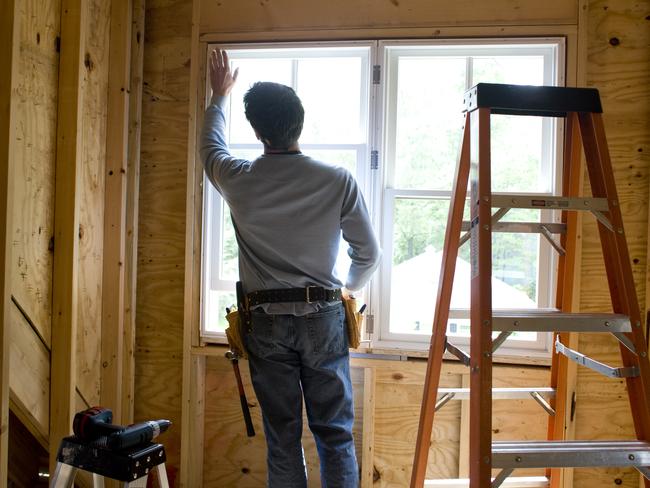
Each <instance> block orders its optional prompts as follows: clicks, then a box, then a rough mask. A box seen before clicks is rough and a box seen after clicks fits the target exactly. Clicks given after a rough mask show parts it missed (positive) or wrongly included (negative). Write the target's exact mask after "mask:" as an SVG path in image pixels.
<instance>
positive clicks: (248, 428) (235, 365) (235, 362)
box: [226, 351, 255, 437]
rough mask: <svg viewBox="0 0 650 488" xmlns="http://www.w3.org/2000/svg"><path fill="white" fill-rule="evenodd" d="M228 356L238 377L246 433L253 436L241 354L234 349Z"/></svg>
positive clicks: (253, 431) (227, 353) (253, 430)
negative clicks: (242, 374) (243, 381)
mask: <svg viewBox="0 0 650 488" xmlns="http://www.w3.org/2000/svg"><path fill="white" fill-rule="evenodd" d="M226 358H227V359H229V360H230V362H231V363H232V369H233V371H234V372H235V378H237V389H238V390H239V401H240V403H241V411H242V413H243V414H244V422H245V423H246V433H247V434H248V437H253V436H254V435H255V429H254V428H253V421H252V420H251V412H250V410H249V409H248V402H247V401H246V392H245V391H244V384H243V383H242V380H241V373H240V372H239V356H237V354H236V353H235V352H233V351H228V352H226Z"/></svg>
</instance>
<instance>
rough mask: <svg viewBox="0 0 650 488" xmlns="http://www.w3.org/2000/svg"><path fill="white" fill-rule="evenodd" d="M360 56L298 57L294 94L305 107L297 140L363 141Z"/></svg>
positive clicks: (322, 142) (308, 141)
mask: <svg viewBox="0 0 650 488" xmlns="http://www.w3.org/2000/svg"><path fill="white" fill-rule="evenodd" d="M361 69H362V62H361V58H358V57H340V58H330V57H328V58H311V59H300V60H299V61H298V90H297V91H298V96H299V97H300V99H301V101H302V104H303V107H304V108H305V123H304V126H303V130H302V136H301V138H300V141H301V142H303V143H307V144H309V143H313V144H334V143H338V144H341V143H353V142H359V141H363V140H364V139H365V135H364V134H363V130H362V126H363V127H365V121H364V122H363V123H362V122H361V120H360V118H361V95H362V93H361V90H362V87H361Z"/></svg>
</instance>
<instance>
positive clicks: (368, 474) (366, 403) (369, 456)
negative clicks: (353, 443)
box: [361, 368, 377, 488]
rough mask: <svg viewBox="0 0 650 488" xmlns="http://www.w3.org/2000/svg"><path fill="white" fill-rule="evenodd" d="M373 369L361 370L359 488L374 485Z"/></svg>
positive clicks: (374, 381) (375, 382) (367, 487)
mask: <svg viewBox="0 0 650 488" xmlns="http://www.w3.org/2000/svg"><path fill="white" fill-rule="evenodd" d="M376 384H377V381H376V374H375V369H374V368H363V427H362V433H363V434H362V439H361V488H372V486H373V484H374V471H375V469H374V468H375V463H374V452H375V389H376V388H375V386H376Z"/></svg>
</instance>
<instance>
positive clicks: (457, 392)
mask: <svg viewBox="0 0 650 488" xmlns="http://www.w3.org/2000/svg"><path fill="white" fill-rule="evenodd" d="M533 393H539V394H540V395H544V396H547V397H554V396H555V388H550V387H547V386H542V387H539V388H492V399H493V400H516V399H522V398H523V399H530V398H531V395H532V394H533ZM438 395H440V396H443V395H452V398H450V400H468V399H469V388H438Z"/></svg>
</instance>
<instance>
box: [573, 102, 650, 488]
mask: <svg viewBox="0 0 650 488" xmlns="http://www.w3.org/2000/svg"><path fill="white" fill-rule="evenodd" d="M579 119H580V130H581V134H582V139H583V143H584V147H585V155H586V159H587V168H588V170H589V179H590V182H591V186H592V189H593V192H594V196H603V197H605V198H607V199H608V201H609V206H610V209H609V212H608V215H609V218H610V220H611V222H612V224H613V225H614V230H615V231H614V232H610V231H608V230H607V229H606V228H604V226H603V225H602V224H600V223H599V224H598V230H599V233H600V237H601V245H602V250H603V257H604V259H605V268H606V271H607V277H608V282H609V287H610V294H611V296H612V306H613V307H614V312H617V313H624V314H626V315H628V316H629V317H630V321H631V323H632V334H631V337H630V338H631V339H632V341H633V343H634V346H635V348H636V349H637V351H638V353H639V355H637V354H633V353H631V352H630V351H629V350H628V349H627V348H626V347H624V346H623V345H620V350H621V356H622V358H623V364H624V365H625V366H638V367H639V369H640V371H641V374H640V376H637V377H634V378H627V379H626V382H627V388H628V395H629V398H630V408H631V410H632V417H633V419H634V426H635V431H636V435H637V438H638V439H641V440H650V384H649V381H650V364H649V363H648V357H647V352H646V351H647V347H646V344H645V337H644V333H643V330H642V327H641V315H640V311H639V304H638V299H637V295H636V291H635V286H634V278H633V275H632V266H631V265H630V257H629V253H628V249H627V242H626V239H625V232H624V228H623V219H622V215H621V210H620V205H619V200H618V196H617V191H616V185H615V180H614V173H613V170H612V165H611V160H610V157H609V150H608V147H607V140H606V137H605V131H604V126H603V121H602V116H601V115H600V114H590V113H581V114H580V115H579ZM597 193H598V194H597ZM646 486H648V487H650V482H647V481H646Z"/></svg>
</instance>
